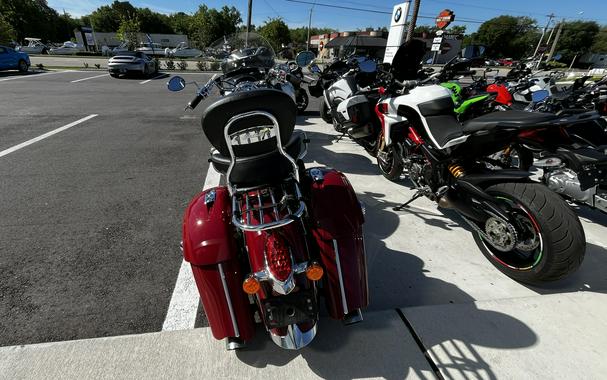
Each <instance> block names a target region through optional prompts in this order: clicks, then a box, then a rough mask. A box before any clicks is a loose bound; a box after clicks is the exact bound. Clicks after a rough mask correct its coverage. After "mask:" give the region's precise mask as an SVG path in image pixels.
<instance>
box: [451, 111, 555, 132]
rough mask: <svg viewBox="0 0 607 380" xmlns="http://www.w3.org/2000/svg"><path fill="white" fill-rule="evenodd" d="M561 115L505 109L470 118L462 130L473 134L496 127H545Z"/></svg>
mask: <svg viewBox="0 0 607 380" xmlns="http://www.w3.org/2000/svg"><path fill="white" fill-rule="evenodd" d="M558 118H559V117H558V116H556V115H554V114H551V113H543V112H525V111H504V112H493V113H489V114H487V115H483V116H479V117H477V118H474V119H471V120H468V121H466V122H465V123H464V127H463V130H462V132H463V133H464V134H472V133H474V132H478V131H490V130H492V129H495V128H502V127H503V128H515V129H527V128H531V127H533V126H540V125H541V126H542V127H545V126H546V123H548V122H550V121H552V120H556V119H558Z"/></svg>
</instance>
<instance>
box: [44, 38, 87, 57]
mask: <svg viewBox="0 0 607 380" xmlns="http://www.w3.org/2000/svg"><path fill="white" fill-rule="evenodd" d="M81 51H84V49H83V48H82V46H81V45H78V44H76V43H74V42H72V41H65V42H64V43H63V45H61V46H59V47H54V48H51V50H49V52H48V53H49V54H76V53H80V52H81Z"/></svg>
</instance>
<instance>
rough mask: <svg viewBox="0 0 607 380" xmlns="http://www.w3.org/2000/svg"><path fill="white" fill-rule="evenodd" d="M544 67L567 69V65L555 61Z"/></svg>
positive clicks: (547, 63)
mask: <svg viewBox="0 0 607 380" xmlns="http://www.w3.org/2000/svg"><path fill="white" fill-rule="evenodd" d="M546 67H548V68H549V69H563V68H565V67H567V64H565V63H562V62H557V61H548V62H546Z"/></svg>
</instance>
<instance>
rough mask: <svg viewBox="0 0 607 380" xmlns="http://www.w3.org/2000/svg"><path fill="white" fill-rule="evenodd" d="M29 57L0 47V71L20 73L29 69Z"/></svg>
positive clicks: (8, 48)
mask: <svg viewBox="0 0 607 380" xmlns="http://www.w3.org/2000/svg"><path fill="white" fill-rule="evenodd" d="M30 65H31V63H30V57H29V56H28V55H27V54H26V53H24V52H22V51H15V49H13V48H10V47H8V46H0V70H19V71H20V72H22V73H25V72H27V70H28V69H29V67H30Z"/></svg>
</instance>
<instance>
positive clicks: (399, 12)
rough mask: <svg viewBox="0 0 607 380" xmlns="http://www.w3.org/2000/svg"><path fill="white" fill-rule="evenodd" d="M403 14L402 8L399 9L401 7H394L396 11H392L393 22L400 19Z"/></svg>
mask: <svg viewBox="0 0 607 380" xmlns="http://www.w3.org/2000/svg"><path fill="white" fill-rule="evenodd" d="M402 15H403V10H402V9H401V7H398V8H396V12H394V22H398V20H400V17H401V16H402Z"/></svg>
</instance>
